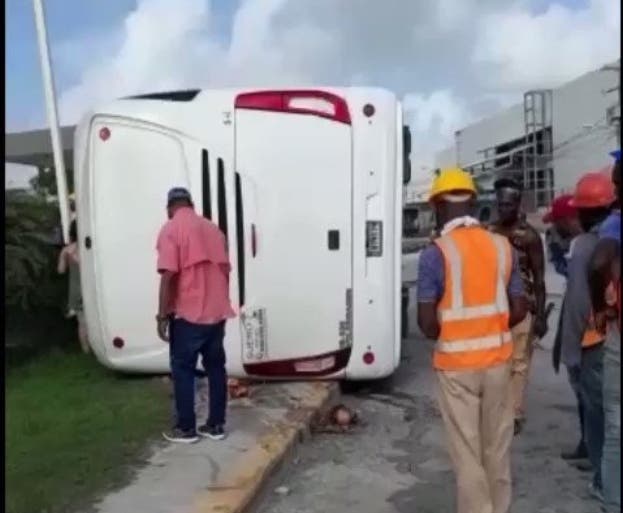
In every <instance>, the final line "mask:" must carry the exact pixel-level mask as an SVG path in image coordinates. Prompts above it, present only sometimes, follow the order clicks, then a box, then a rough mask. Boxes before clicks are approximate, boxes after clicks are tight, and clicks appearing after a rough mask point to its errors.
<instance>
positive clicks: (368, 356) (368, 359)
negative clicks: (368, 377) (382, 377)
mask: <svg viewBox="0 0 623 513" xmlns="http://www.w3.org/2000/svg"><path fill="white" fill-rule="evenodd" d="M363 363H365V364H366V365H372V364H373V363H374V353H373V352H371V351H368V352H367V353H364V354H363Z"/></svg>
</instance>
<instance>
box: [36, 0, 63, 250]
mask: <svg viewBox="0 0 623 513" xmlns="http://www.w3.org/2000/svg"><path fill="white" fill-rule="evenodd" d="M33 9H34V12H35V24H36V28H37V39H38V41H39V58H40V60H41V75H42V78H43V91H44V93H45V107H46V111H47V117H48V124H49V125H50V137H51V139H52V152H53V155H54V174H55V175H56V190H57V191H58V206H59V210H60V213H61V226H62V230H63V242H64V243H65V244H66V243H67V242H68V241H69V201H68V193H67V176H66V175H65V162H64V160H63V146H62V145H61V134H60V129H59V126H58V115H57V108H56V95H55V94H54V79H53V76H52V66H51V63H50V52H49V50H48V36H47V31H46V26H45V12H44V10H43V2H42V0H33Z"/></svg>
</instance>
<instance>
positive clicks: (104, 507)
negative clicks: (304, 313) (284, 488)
mask: <svg viewBox="0 0 623 513" xmlns="http://www.w3.org/2000/svg"><path fill="white" fill-rule="evenodd" d="M337 393H338V386H337V384H336V383H325V382H310V383H272V384H263V385H258V386H254V387H252V389H251V394H250V397H249V398H242V399H236V400H232V401H230V405H229V410H228V422H227V428H228V432H229V436H228V438H227V439H226V440H224V441H220V442H215V441H211V440H202V441H200V442H199V443H197V444H192V445H174V444H166V443H163V444H162V445H160V446H158V447H156V448H154V452H153V455H152V456H151V458H150V459H149V462H148V464H147V465H146V466H145V467H144V468H142V469H140V470H139V471H138V472H137V473H136V475H135V478H134V480H133V482H132V483H131V484H129V485H128V486H126V487H125V488H123V489H121V490H118V491H116V492H113V493H111V494H109V495H107V496H106V497H104V498H103V500H101V501H100V502H99V503H98V504H96V505H95V507H94V510H95V511H97V512H98V513H128V512H133V513H143V512H144V513H210V512H213V513H237V512H240V511H243V509H244V508H245V507H246V506H247V505H248V504H249V502H250V501H251V500H252V499H253V497H254V496H255V494H256V493H257V492H258V491H259V489H260V487H261V485H262V484H263V483H264V482H265V480H266V479H267V478H268V477H269V475H270V472H271V470H273V469H274V468H275V466H277V465H278V464H279V463H281V461H282V460H283V458H284V457H285V456H287V454H288V452H289V450H290V449H291V448H292V447H293V446H294V445H295V444H296V443H297V441H298V440H299V438H300V436H301V434H302V433H304V432H305V431H306V430H307V429H308V428H309V424H310V422H311V421H312V419H313V418H314V417H315V416H316V415H317V414H318V413H319V412H320V411H321V410H323V409H324V408H326V407H327V406H328V404H329V403H330V402H331V401H332V400H334V399H335V398H336V396H337ZM199 395H200V400H199V401H198V403H199V404H198V410H199V411H200V413H199V415H200V416H199V420H201V419H202V418H203V417H204V416H205V412H206V409H205V404H201V403H202V402H203V401H204V397H205V395H206V394H204V393H203V391H202V392H200V394H199ZM159 427H160V426H156V427H155V428H159ZM163 427H164V426H163Z"/></svg>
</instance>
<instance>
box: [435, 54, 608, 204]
mask: <svg viewBox="0 0 623 513" xmlns="http://www.w3.org/2000/svg"><path fill="white" fill-rule="evenodd" d="M619 69H620V61H617V62H615V63H611V64H609V65H607V66H603V67H601V68H599V69H597V70H595V71H592V72H590V73H587V74H585V75H582V76H581V77H579V78H577V79H575V80H573V81H571V82H568V83H566V84H564V85H562V86H560V87H558V88H556V89H551V90H536V91H529V92H526V93H525V95H524V103H523V104H522V103H519V104H517V105H514V106H512V107H510V108H508V109H506V110H503V111H501V112H499V113H497V114H496V115H493V116H491V117H488V118H486V119H483V120H481V121H478V122H476V123H473V124H471V125H469V126H466V127H464V128H462V129H461V130H459V131H457V132H456V133H455V144H454V145H453V146H451V147H449V148H446V149H444V150H442V151H441V152H439V153H437V155H436V162H435V163H436V167H437V168H442V167H446V166H450V165H459V166H461V167H463V168H466V169H468V170H470V171H472V173H473V174H474V176H476V177H478V176H479V177H480V178H481V180H480V181H481V183H485V184H490V183H491V182H492V181H493V180H495V178H497V177H499V176H500V175H504V176H509V175H511V176H514V177H516V178H519V179H520V180H521V181H522V182H523V184H524V189H525V190H526V191H527V194H528V195H530V194H532V195H533V197H531V198H529V199H530V200H531V201H529V202H528V203H529V205H530V207H532V208H533V209H537V208H542V207H544V206H546V205H547V204H548V202H549V201H550V200H551V198H552V196H553V195H555V194H557V193H559V192H563V191H570V190H572V189H573V187H574V186H575V183H576V182H577V180H578V178H579V177H580V176H581V175H582V174H584V173H586V172H587V171H591V170H598V169H603V168H605V167H607V166H609V165H611V164H612V158H611V157H610V156H609V152H610V151H612V150H614V149H616V148H618V147H619V145H620V139H619V126H620V125H619V120H620V96H619V88H620V82H619ZM531 191H532V192H531Z"/></svg>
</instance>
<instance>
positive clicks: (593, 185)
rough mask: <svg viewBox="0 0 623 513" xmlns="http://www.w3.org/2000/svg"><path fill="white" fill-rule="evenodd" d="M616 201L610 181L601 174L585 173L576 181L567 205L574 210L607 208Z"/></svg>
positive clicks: (605, 175)
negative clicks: (574, 208) (573, 191)
mask: <svg viewBox="0 0 623 513" xmlns="http://www.w3.org/2000/svg"><path fill="white" fill-rule="evenodd" d="M615 200H616V195H615V192H614V184H613V183H612V179H611V178H610V177H609V176H608V175H607V174H605V173H604V172H603V171H602V172H592V173H586V174H585V175H584V176H583V177H582V178H580V179H579V180H578V183H577V184H576V186H575V193H574V194H573V198H572V199H571V201H570V202H569V204H570V205H571V206H573V207H576V208H598V207H609V206H610V205H612V203H614V201H615Z"/></svg>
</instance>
